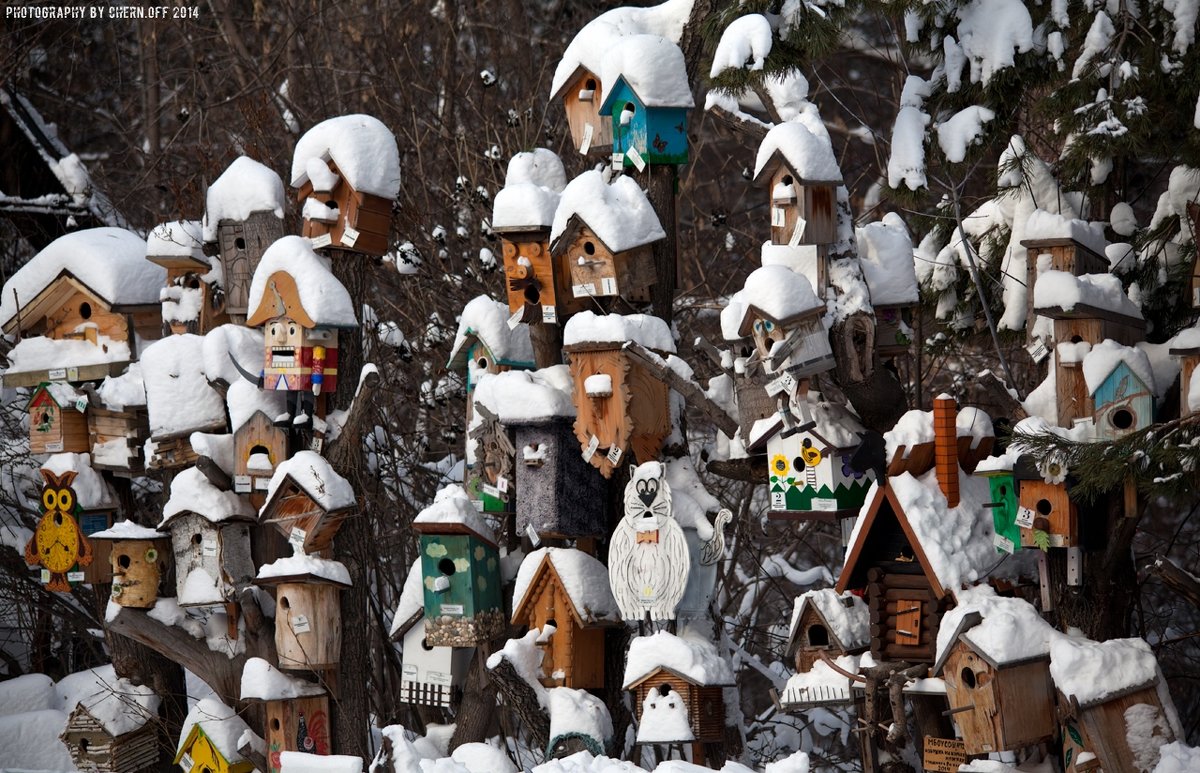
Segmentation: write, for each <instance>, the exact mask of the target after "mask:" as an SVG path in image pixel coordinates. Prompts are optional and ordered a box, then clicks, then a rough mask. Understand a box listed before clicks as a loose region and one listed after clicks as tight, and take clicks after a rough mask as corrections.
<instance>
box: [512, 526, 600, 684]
mask: <svg viewBox="0 0 1200 773" xmlns="http://www.w3.org/2000/svg"><path fill="white" fill-rule="evenodd" d="M512 622H513V624H514V625H524V626H525V627H527V628H528V629H529V630H534V629H537V630H538V631H540V634H539V635H538V638H537V644H538V646H539V647H540V648H541V649H542V653H543V657H542V672H543V673H544V674H545V676H543V677H542V684H543V685H545V686H547V687H576V688H583V689H599V688H601V687H603V686H604V629H605V628H610V627H612V626H614V625H620V622H621V613H620V611H619V610H618V609H617V602H616V600H615V599H613V595H612V591H611V590H610V589H609V585H608V568H607V567H605V566H604V564H602V563H600V562H599V561H597V560H596V559H595V558H593V557H592V556H589V555H588V554H587V553H584V552H583V551H581V550H574V549H570V548H542V549H540V550H535V551H533V552H532V553H530V554H529V555H527V556H526V557H525V560H524V561H522V562H521V568H520V570H519V571H518V572H517V582H516V586H515V589H514V591H513V616H512Z"/></svg>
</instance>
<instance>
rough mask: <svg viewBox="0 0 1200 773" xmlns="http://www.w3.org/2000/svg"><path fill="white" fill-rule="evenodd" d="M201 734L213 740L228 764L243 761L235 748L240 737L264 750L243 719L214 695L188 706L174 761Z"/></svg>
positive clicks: (181, 756)
mask: <svg viewBox="0 0 1200 773" xmlns="http://www.w3.org/2000/svg"><path fill="white" fill-rule="evenodd" d="M200 733H204V736H205V737H206V738H208V740H209V741H211V742H212V745H213V747H214V748H215V749H216V751H217V753H218V754H220V755H221V757H223V758H224V760H225V762H226V763H227V764H234V763H237V762H242V761H243V760H244V759H245V758H243V757H242V753H241V752H240V751H238V746H239V742H240V741H241V740H242V739H243V736H248V737H249V738H250V742H251V745H252V746H253V747H254V748H255V750H256V751H259V752H265V751H266V744H265V743H263V741H262V739H261V738H259V737H258V736H257V735H255V734H254V731H252V730H251V729H250V726H249V725H247V724H246V722H245V720H243V719H242V718H241V717H239V716H238V715H237V714H236V713H235V712H234V710H233V709H231V708H229V707H228V706H226V705H225V704H224V703H221V702H220V701H219V700H217V699H216V698H201V699H200V700H199V701H197V702H196V705H195V706H193V707H192V708H191V710H190V711H189V712H188V714H187V718H186V719H184V720H183V730H182V732H181V733H180V734H179V737H180V742H179V748H178V749H177V750H176V752H175V760H174V762H175V764H176V765H178V764H179V760H181V759H182V758H183V753H184V752H186V751H187V750H188V749H190V748H191V747H192V744H193V743H195V741H196V738H197V737H198V736H199V734H200Z"/></svg>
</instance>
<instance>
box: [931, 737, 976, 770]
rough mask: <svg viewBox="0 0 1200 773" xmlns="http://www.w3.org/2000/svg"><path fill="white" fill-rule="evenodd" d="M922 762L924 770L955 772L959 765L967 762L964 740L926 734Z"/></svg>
mask: <svg viewBox="0 0 1200 773" xmlns="http://www.w3.org/2000/svg"><path fill="white" fill-rule="evenodd" d="M923 762H924V768H925V770H926V771H936V773H955V771H957V770H958V768H959V766H960V765H965V764H966V762H967V745H966V742H964V741H960V740H958V739H955V738H934V737H933V736H929V735H927V736H925V758H924V760H923Z"/></svg>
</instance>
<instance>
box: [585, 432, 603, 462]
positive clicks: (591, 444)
mask: <svg viewBox="0 0 1200 773" xmlns="http://www.w3.org/2000/svg"><path fill="white" fill-rule="evenodd" d="M599 447H600V438H598V437H596V436H595V435H592V439H591V440H589V441H588V444H587V447H586V448H584V449H583V461H585V462H590V461H592V457H593V456H595V455H596V449H597V448H599Z"/></svg>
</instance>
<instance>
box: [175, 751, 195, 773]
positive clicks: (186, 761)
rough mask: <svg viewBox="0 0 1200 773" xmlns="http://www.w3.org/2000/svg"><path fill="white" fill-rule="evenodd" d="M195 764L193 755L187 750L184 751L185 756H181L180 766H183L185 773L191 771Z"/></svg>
mask: <svg viewBox="0 0 1200 773" xmlns="http://www.w3.org/2000/svg"><path fill="white" fill-rule="evenodd" d="M195 764H196V763H194V762H192V755H190V754H188V753H187V752H184V753H183V756H182V757H180V758H179V767H181V768H183V770H184V773H191V770H192V767H193V766H194V765H195Z"/></svg>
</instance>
